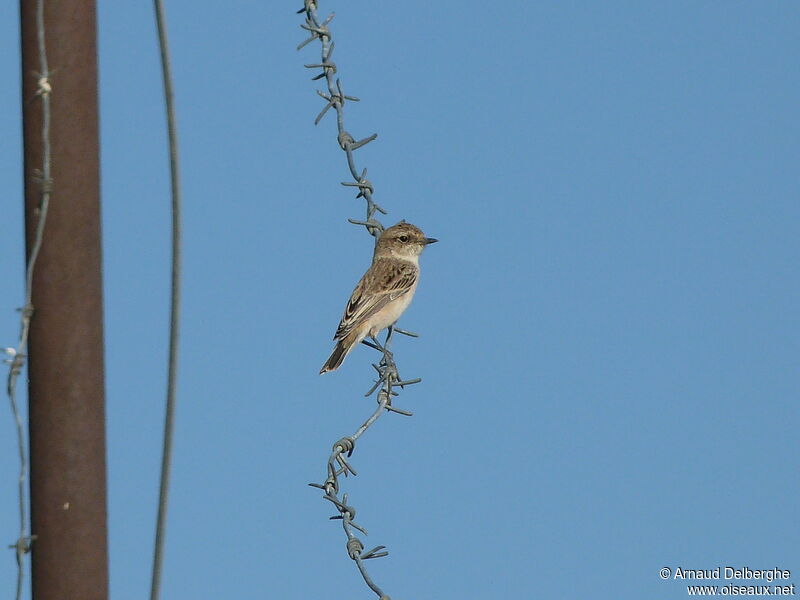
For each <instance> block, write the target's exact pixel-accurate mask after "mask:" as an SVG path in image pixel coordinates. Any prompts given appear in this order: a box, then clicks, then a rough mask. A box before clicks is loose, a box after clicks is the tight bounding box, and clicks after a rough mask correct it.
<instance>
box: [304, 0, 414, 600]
mask: <svg viewBox="0 0 800 600" xmlns="http://www.w3.org/2000/svg"><path fill="white" fill-rule="evenodd" d="M317 8H318V4H317V0H304V5H303V8H302V9H300V10H299V11H297V12H298V14H305V23H303V24H302V25H300V27H301V28H303V29H304V30H306V31H308V32H309V34H310V37H309V38H308V39H306V40H305V41H303V42H302V43H300V44H299V45H298V46H297V49H298V50H300V49H301V48H303V47H304V46H306V45H308V44H309V43H311V42H313V41H314V40H319V41H320V44H321V47H322V54H321V61H320V62H319V63H313V64H307V65H305V67H306V68H309V69H322V72H321V73H319V74H318V75H316V76H315V77H313V78H312V79H313V80H314V81H317V80H320V79H323V78H324V79H325V84H326V87H327V91H317V94H319V96H321V97H322V98H323V99H324V100H325V102H326V103H325V106H324V107H323V109H322V110H321V111H320V113H319V114H318V115H317V118H316V119H315V120H314V124H315V125H316V124H319V122H320V121H321V120H322V118H323V117H324V116H325V115H326V114H327V113H328V111H329V110H330V109H333V110H334V111H335V113H336V127H337V138H336V139H337V142H338V143H339V147H340V148H341V149H342V150H343V151H344V152H345V154H346V156H347V166H348V169H349V171H350V175H351V176H352V178H353V181H345V182H342V185H344V186H348V187H355V188H357V189H358V193H357V195H356V198H364V201H365V204H366V217H365V218H364V219H363V220H360V219H348V221H349V222H350V223H352V224H354V225H360V226H363V227H364V228H366V230H367V232H368V233H369V234H370V235H372V236H373V237H376V238H377V237H378V236H379V235H380V233H381V232H382V231H383V229H384V227H383V225H382V224H381V222H380V221H379V220H378V219H377V218H376V214H377V213H380V214H383V215H385V214H387V212H386V210H384V209H383V208H382V207H381V206H380V205H378V204H377V203H376V202H375V199H374V198H373V194H374V192H375V187H374V185H373V184H372V182H371V181H370V180H369V179H367V169H363V170H362V171H361V172H359V170H358V168H357V167H356V163H355V157H354V152H355V151H356V150H358V149H359V148H361V147H363V146H365V145H366V144H368V143H370V142H371V141H373V140H375V139H376V138H377V137H378V134H377V133H374V134H372V135H370V136H368V137H365V138H362V139H360V140H358V141H356V139H355V138H354V137H353V136H352V135H351V134H350V133H349V132H348V131H347V129H346V128H345V124H344V105H345V103H346V102H347V101H350V102H357V101H358V98H356V97H354V96H348V95H346V94H345V93H344V91H343V89H342V82H341V80H340V79H339V78H338V77H336V74H337V70H338V69H337V66H336V63H334V62H333V60H332V59H331V57H332V55H333V51H334V48H335V45H334V41H333V34H332V33H331V30H330V27H329V24H330V22H331V21H332V20H333V18H334V14H333V13H331V14H330V15H329V16H328V17H327V18H325V19H324V20H320V18H319V16H318V14H317ZM393 333H400V334H403V335H408V336H411V337H417V335H416V334H415V333H412V332H410V331H405V330H402V329H399V328H397V327H390V328H389V331H388V333H387V335H386V341H385V342H384V343H383V345H380V344H376V343H373V342H370V341H367V340H365V341H364V342H363V343H364V344H366V345H367V346H370V347H371V348H374V349H375V350H377V351H379V352H380V353H381V359H380V361H379V362H378V363H377V364H373V365H372V366H373V368H374V369H375V371H376V374H377V378H376V380H375V382H374V384H373V385H372V387H370V389H369V390H368V391H367V393H366V394H365V396H366V397H369V396H372V395H373V394H374V393H375V392H376V390H377V396H376V400H377V403H378V406H377V408H376V409H375V410H374V411H373V413H372V414H371V415H370V416H369V417H368V418H367V420H366V421H364V423H363V424H362V425H361V426H360V427H359V428H358V429H357V430H356V431H355V432H354V433H353V434H352V435H350V436H348V437H344V438H342V439H340V440H339V441H337V442H336V443H335V444H334V445H333V448H332V452H331V454H330V456H329V458H328V463H327V466H326V468H327V477H326V478H325V481H323V482H322V483H310V484H309V485H310V486H312V487H315V488H318V489H320V490H322V491H323V492H324V493H323V496H322V497H323V499H324V500H327V501H328V502H330V503H331V504H332V505H333V506H334V508H335V509H336V511H337V513H338V514H335V515H334V516H332V517H331V519H335V520H341V522H342V528H343V529H344V533H345V536H346V537H347V553H348V556H349V557H350V558H351V559H352V560H353V561H354V562H355V563H356V567H357V568H358V571H359V573H360V574H361V577H362V578H363V580H364V583H366V585H367V586H368V587H369V588H370V589H371V590H372V591H373V592H374V593H375V594H376V595H377V596H378V597H379V598H380V600H390V598H389V596H388V595H386V594H385V593H384V592H383V590H382V589H381V588H380V587H379V586H378V585H377V584H376V583H375V582H374V581H373V580H372V578H371V577H370V575H369V573H368V572H367V569H366V566H365V564H364V561H366V560H369V559H372V558H381V557H383V556H387V555H388V554H389V553H388V551H386V550H385V548H386V547H385V546H376V547H375V548H372V549H371V550H367V551H366V552H365V551H364V544H363V543H362V541H361V540H360V538H359V537H358V535H357V533H356V532H361V533H362V534H364V535H366V534H367V531H366V529H364V528H363V527H362V526H360V525H359V524H357V523H356V522H355V521H354V519H355V516H356V510H355V508H354V507H353V506H352V505H350V504H348V495H347V494H346V493H345V494H342V495H341V497H340V496H339V492H340V482H341V477H342V476H344V477H347V476H348V475H354V476H355V475H356V474H357V473H356V471H355V469H354V468H353V467H352V465H351V464H350V462H349V461H348V460H347V459H348V458H349V457H350V456H351V455H352V454H353V451H354V449H355V444H356V440H358V438H359V437H361V435H363V434H364V433H365V432H366V431H367V429H368V428H369V427H371V426H372V425H373V424H374V423H375V421H377V420H378V418H379V417H380V416H381V415H382V414H384V413H385V412H395V413H398V414H401V415H404V416H411V414H412V413H410V412H408V411H405V410H402V409H400V408H397V407H395V406H393V405H392V399H393V398H396V397H397V396H398V395H399V392H398V391H397V389H398V388H399V389H403V388H404V387H405V386H407V385H413V384H415V383H419V382H420V381H422V380H421V379H419V378H417V379H408V380H403V379H402V378H401V377H400V374H399V372H398V370H397V364H396V363H395V361H394V355H393V354H392V352H391V351H390V350H389V344H390V342H391V339H392V335H393Z"/></svg>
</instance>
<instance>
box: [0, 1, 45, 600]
mask: <svg viewBox="0 0 800 600" xmlns="http://www.w3.org/2000/svg"><path fill="white" fill-rule="evenodd" d="M36 40H37V46H38V50H39V72H38V73H35V75H36V77H37V89H36V96H35V97H36V98H39V99H40V100H41V103H42V131H41V138H42V168H41V171H38V170H37V171H35V172H34V174H33V177H34V179H35V181H36V182H37V183H38V184H39V188H40V198H39V206H38V211H37V212H38V216H37V221H36V229H35V231H34V239H33V245H32V246H31V248H30V253H29V255H28V261H27V265H26V267H25V303H24V305H23V306H22V308H20V309H19V312H20V334H19V340H18V341H17V345H16V346H15V347H14V348H5V349H4V351H5V353H6V355H8V357H9V358H7V359H5V360H4V361H3V362H5V363H6V364H7V365H8V366H9V367H8V377H7V379H6V394H7V396H8V400H9V404H10V405H11V412H12V415H13V418H14V424H15V429H16V437H17V452H18V455H19V476H18V478H17V498H18V503H19V536H18V537H17V541H16V542H15V543H14V544H12V545H11V546H9V547H10V548H12V549H13V550H14V553H15V558H16V561H17V584H16V596H15V598H16V600H21V598H22V586H23V583H24V581H25V555H26V554H28V553H29V552H30V550H31V544H32V543H33V541H34V540H35V539H36V536H35V535H31V534H29V533H28V531H29V529H28V498H27V494H26V493H25V482H26V481H27V477H28V470H29V463H28V453H27V447H26V439H25V429H24V424H23V420H22V413H21V411H20V409H19V402H18V401H17V381H18V379H19V376H20V374H21V373H22V370H23V368H24V367H25V363H26V359H27V351H28V337H29V335H30V327H31V319H32V318H33V313H34V307H33V302H32V294H33V274H34V270H35V269H36V261H37V259H38V258H39V251H40V250H41V248H42V241H43V239H44V228H45V224H46V222H47V213H48V208H49V206H50V195H51V193H52V190H53V182H52V179H51V146H50V117H51V113H50V94H51V93H52V91H53V87H52V82H51V81H50V75H51V73H50V68H49V66H48V63H47V51H46V44H45V27H44V0H38V1H37V3H36Z"/></svg>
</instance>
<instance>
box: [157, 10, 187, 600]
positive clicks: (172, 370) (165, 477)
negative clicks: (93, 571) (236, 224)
mask: <svg viewBox="0 0 800 600" xmlns="http://www.w3.org/2000/svg"><path fill="white" fill-rule="evenodd" d="M153 5H154V8H155V15H156V28H157V30H158V45H159V50H160V53H161V72H162V76H163V80H164V101H165V107H166V112H167V130H168V135H169V167H170V180H171V185H172V284H171V301H170V322H169V366H168V373H167V405H166V415H165V417H164V445H163V450H162V455H161V483H160V487H159V494H158V519H157V522H156V539H155V549H154V552H153V574H152V580H151V583H150V599H151V600H157V599H158V597H159V595H160V593H161V571H162V567H163V559H164V539H165V536H166V532H165V530H166V524H167V504H168V497H169V480H170V467H171V464H172V439H173V432H174V423H175V390H176V379H177V372H178V327H179V323H180V282H181V192H180V179H179V171H178V133H177V126H176V124H175V103H174V94H173V89H172V67H171V63H170V56H169V45H168V43H167V31H166V17H165V15H164V5H163V3H162V2H161V0H154V1H153Z"/></svg>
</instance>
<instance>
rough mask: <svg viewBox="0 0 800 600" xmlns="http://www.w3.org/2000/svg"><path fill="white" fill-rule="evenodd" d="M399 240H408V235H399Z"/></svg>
mask: <svg viewBox="0 0 800 600" xmlns="http://www.w3.org/2000/svg"><path fill="white" fill-rule="evenodd" d="M400 241H401V242H407V241H408V236H407V235H401V236H400Z"/></svg>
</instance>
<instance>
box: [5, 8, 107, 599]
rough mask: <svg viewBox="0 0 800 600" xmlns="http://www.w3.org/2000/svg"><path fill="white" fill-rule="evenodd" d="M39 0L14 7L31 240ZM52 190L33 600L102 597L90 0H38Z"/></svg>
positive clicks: (40, 308)
mask: <svg viewBox="0 0 800 600" xmlns="http://www.w3.org/2000/svg"><path fill="white" fill-rule="evenodd" d="M36 11H37V1H36V0H20V17H21V39H22V106H23V135H24V142H25V174H24V175H25V229H26V241H27V249H28V254H30V252H31V248H32V246H33V243H34V239H35V229H36V224H37V222H38V217H39V205H40V202H41V190H42V183H41V181H37V178H36V176H35V172H36V171H37V170H41V169H42V161H43V143H42V119H43V102H42V100H41V98H39V97H37V95H36V94H37V89H38V88H37V77H38V76H37V75H36V74H35V73H40V70H41V63H40V56H39V45H38V44H39V38H38V33H39V32H38V29H37V18H36V15H37V12H36ZM44 35H45V44H46V54H47V62H48V64H49V70H50V81H51V83H52V93H51V94H50V105H51V122H50V141H51V147H52V161H51V164H52V171H51V173H52V176H51V180H52V194H51V196H50V203H49V212H48V214H47V221H46V226H45V229H44V236H43V243H42V247H41V251H40V254H39V256H38V261H37V263H36V269H35V271H34V277H33V297H32V304H33V307H34V314H33V320H32V323H31V333H30V344H29V360H28V374H29V386H28V391H29V418H30V457H31V474H30V481H31V533H32V534H33V535H34V536H36V539H35V541H34V542H33V546H32V581H33V598H34V600H100V599H103V600H105V599H107V598H108V547H107V527H106V465H105V412H104V411H105V409H104V363H103V299H102V279H101V270H100V269H101V253H100V173H99V143H98V114H97V38H96V14H95V0H47V1H46V2H44Z"/></svg>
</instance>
